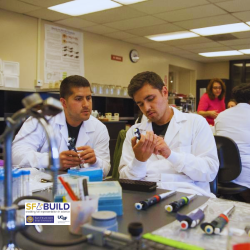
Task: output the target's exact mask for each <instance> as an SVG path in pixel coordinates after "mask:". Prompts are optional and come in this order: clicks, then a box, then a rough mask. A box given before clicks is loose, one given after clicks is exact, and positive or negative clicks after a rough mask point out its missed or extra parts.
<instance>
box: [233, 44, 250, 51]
mask: <svg viewBox="0 0 250 250" xmlns="http://www.w3.org/2000/svg"><path fill="white" fill-rule="evenodd" d="M230 47H231V48H233V49H237V50H240V49H250V44H249V43H248V44H242V45H231V46H230Z"/></svg>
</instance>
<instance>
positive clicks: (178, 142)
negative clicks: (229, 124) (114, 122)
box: [119, 71, 219, 197]
mask: <svg viewBox="0 0 250 250" xmlns="http://www.w3.org/2000/svg"><path fill="white" fill-rule="evenodd" d="M128 92H129V95H130V96H131V97H132V98H133V99H134V101H135V102H136V104H137V105H138V106H139V108H140V110H141V111H142V113H143V114H144V115H145V116H146V117H147V118H148V120H147V121H144V122H142V123H138V124H135V125H133V126H132V127H131V128H130V129H129V130H128V132H127V134H126V139H125V141H124V144H123V150H122V157H121V161H120V166H119V173H120V178H124V179H133V180H145V181H155V182H157V184H158V187H159V188H162V189H168V190H177V191H180V192H186V193H192V194H200V195H206V196H210V197H214V195H213V194H212V193H211V192H210V186H209V182H211V181H213V180H214V178H215V177H216V175H217V172H218V169H219V160H218V156H217V149H216V145H215V140H214V137H213V134H212V132H211V129H210V128H209V125H208V124H207V122H206V120H205V119H204V118H203V117H201V116H199V115H196V114H184V113H182V112H180V111H178V110H177V109H175V108H172V107H170V106H169V105H168V90H167V87H166V86H165V85H164V83H163V81H162V79H161V78H160V76H159V75H157V74H156V73H154V72H148V71H147V72H142V73H139V74H137V75H136V76H134V77H133V78H132V80H131V82H130V84H129V86H128ZM136 128H138V129H139V131H140V132H141V137H140V139H139V140H138V138H137V137H136V136H135V134H134V130H135V129H136Z"/></svg>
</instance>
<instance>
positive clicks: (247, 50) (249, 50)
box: [239, 49, 250, 54]
mask: <svg viewBox="0 0 250 250" xmlns="http://www.w3.org/2000/svg"><path fill="white" fill-rule="evenodd" d="M239 51H240V52H242V53H243V54H250V49H241V50H239Z"/></svg>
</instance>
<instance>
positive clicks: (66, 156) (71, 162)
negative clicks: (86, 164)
mask: <svg viewBox="0 0 250 250" xmlns="http://www.w3.org/2000/svg"><path fill="white" fill-rule="evenodd" d="M59 157H60V163H61V168H60V169H61V170H67V169H68V168H71V167H75V166H77V165H79V164H80V163H81V161H80V159H79V156H78V154H77V153H76V152H75V151H72V150H67V151H63V152H61V153H60V156H59Z"/></svg>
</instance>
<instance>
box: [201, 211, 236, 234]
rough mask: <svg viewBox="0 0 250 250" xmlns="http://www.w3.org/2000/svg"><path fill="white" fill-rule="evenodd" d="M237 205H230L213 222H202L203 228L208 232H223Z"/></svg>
mask: <svg viewBox="0 0 250 250" xmlns="http://www.w3.org/2000/svg"><path fill="white" fill-rule="evenodd" d="M234 209H235V206H232V207H230V208H229V209H227V210H226V211H224V212H223V213H222V214H220V215H219V216H218V217H216V218H215V219H214V220H213V221H212V222H210V223H209V222H203V223H202V224H201V229H202V230H203V231H204V232H205V233H206V234H219V233H221V232H222V230H223V228H224V227H225V226H226V225H227V223H228V222H229V216H230V215H231V214H232V213H233V211H234Z"/></svg>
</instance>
